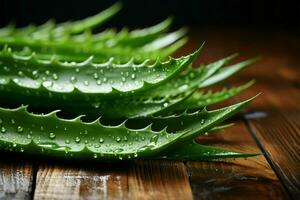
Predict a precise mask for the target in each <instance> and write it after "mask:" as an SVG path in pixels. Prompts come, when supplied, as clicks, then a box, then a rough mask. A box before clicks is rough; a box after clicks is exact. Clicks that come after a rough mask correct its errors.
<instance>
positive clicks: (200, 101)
mask: <svg viewBox="0 0 300 200" xmlns="http://www.w3.org/2000/svg"><path fill="white" fill-rule="evenodd" d="M253 84H254V81H250V82H248V83H246V84H244V85H241V86H239V87H231V88H224V89H223V90H222V91H218V92H212V91H211V90H209V91H208V92H206V93H204V92H195V93H194V94H193V95H192V96H190V97H189V98H188V99H186V100H185V101H183V102H181V103H180V104H179V105H178V106H177V107H176V108H175V109H174V110H173V111H183V110H195V109H199V108H204V107H206V106H209V105H213V104H216V103H220V102H222V101H225V100H227V99H229V98H232V97H234V96H236V95H238V94H240V93H241V92H243V91H244V90H246V89H247V88H249V87H251V86H252V85H253Z"/></svg>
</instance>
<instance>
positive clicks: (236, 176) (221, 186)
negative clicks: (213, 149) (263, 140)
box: [187, 121, 288, 199]
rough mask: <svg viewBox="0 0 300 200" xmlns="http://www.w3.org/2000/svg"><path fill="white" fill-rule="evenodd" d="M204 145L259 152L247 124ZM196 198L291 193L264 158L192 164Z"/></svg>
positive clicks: (205, 139) (280, 196)
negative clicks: (286, 189)
mask: <svg viewBox="0 0 300 200" xmlns="http://www.w3.org/2000/svg"><path fill="white" fill-rule="evenodd" d="M234 123H235V126H234V127H232V128H230V129H228V130H225V131H224V132H220V133H217V134H216V135H213V136H210V137H208V136H203V137H200V138H199V139H198V142H199V143H201V144H207V145H210V146H220V147H224V148H227V149H232V150H237V151H242V152H259V148H258V147H257V146H256V144H255V142H254V140H253V139H252V138H251V136H250V134H249V133H248V130H247V128H246V127H245V125H244V123H243V121H234ZM187 168H188V173H189V174H190V181H191V187H192V189H193V193H194V197H195V199H245V198H246V199H287V198H288V197H287V194H286V193H285V191H284V188H283V186H282V185H281V183H280V181H279V180H278V178H277V176H276V174H275V173H274V172H273V170H272V168H271V167H270V165H269V164H268V162H267V161H266V159H265V158H264V156H263V155H261V156H256V157H253V158H248V159H235V160H228V161H225V162H196V161H194V162H188V163H187Z"/></svg>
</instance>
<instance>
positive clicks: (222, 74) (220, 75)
mask: <svg viewBox="0 0 300 200" xmlns="http://www.w3.org/2000/svg"><path fill="white" fill-rule="evenodd" d="M258 59H259V58H252V59H249V60H246V61H243V62H240V63H237V64H234V65H231V66H228V67H226V68H223V69H220V70H219V71H218V72H217V73H216V74H214V75H213V76H211V77H210V78H208V79H206V80H205V81H203V82H202V83H201V84H200V85H199V88H204V87H207V86H211V85H213V84H216V83H219V82H221V81H223V80H226V79H228V78H229V77H230V76H232V75H234V74H236V73H237V72H239V71H241V70H242V69H244V68H245V67H247V66H249V65H251V64H253V63H255V62H256V61H257V60H258Z"/></svg>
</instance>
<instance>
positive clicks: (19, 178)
mask: <svg viewBox="0 0 300 200" xmlns="http://www.w3.org/2000/svg"><path fill="white" fill-rule="evenodd" d="M2 158H3V157H2ZM2 158H1V159H2ZM32 181H33V166H32V165H31V164H29V163H23V164H22V162H20V160H19V161H16V162H15V161H9V159H4V160H1V161H0V199H3V200H9V199H22V200H23V199H31V198H32Z"/></svg>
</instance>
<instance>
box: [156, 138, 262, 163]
mask: <svg viewBox="0 0 300 200" xmlns="http://www.w3.org/2000/svg"><path fill="white" fill-rule="evenodd" d="M257 155H260V154H259V153H242V152H237V151H232V150H227V149H222V148H218V147H211V146H206V145H201V144H198V143H196V142H195V141H192V142H187V143H184V144H180V145H179V146H177V147H176V148H174V149H173V150H168V151H166V152H162V153H161V155H159V156H156V157H155V156H154V157H153V159H167V160H188V161H191V160H203V161H213V160H220V159H227V158H247V157H252V156H257Z"/></svg>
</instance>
